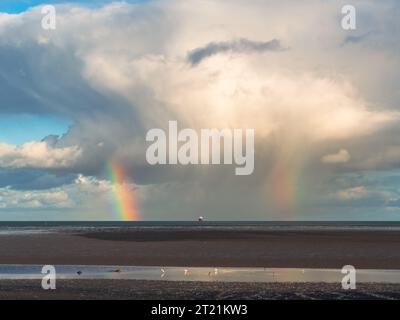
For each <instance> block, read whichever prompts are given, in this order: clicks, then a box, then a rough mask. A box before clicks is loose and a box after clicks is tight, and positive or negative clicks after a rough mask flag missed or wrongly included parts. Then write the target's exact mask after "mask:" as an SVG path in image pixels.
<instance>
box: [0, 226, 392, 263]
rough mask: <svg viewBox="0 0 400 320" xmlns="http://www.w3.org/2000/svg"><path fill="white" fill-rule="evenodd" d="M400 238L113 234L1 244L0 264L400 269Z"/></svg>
mask: <svg viewBox="0 0 400 320" xmlns="http://www.w3.org/2000/svg"><path fill="white" fill-rule="evenodd" d="M399 248H400V232H398V231H382V230H381V231H370V230H346V231H340V230H338V231H337V230H327V231H321V230H305V231H291V230H257V231H254V230H253V231H248V230H239V231H238V230H226V229H221V230H215V228H213V229H207V228H204V229H198V228H197V229H196V228H193V229H190V230H186V229H179V230H176V229H173V228H169V229H140V228H132V229H127V228H109V229H107V228H106V229H104V228H103V229H94V230H93V231H90V232H88V231H85V232H78V231H76V230H75V231H71V230H70V231H58V232H55V233H43V234H40V233H39V234H28V235H27V234H20V235H1V236H0V263H1V264H55V265H56V264H74V265H137V266H140V265H141V266H192V267H194V266H199V267H202V266H203V267H213V266H216V267H224V266H226V267H229V266H231V267H276V268H280V267H282V268H284V267H293V268H302V267H303V268H341V267H342V266H343V265H347V264H351V265H354V266H355V267H356V268H372V269H400V250H399Z"/></svg>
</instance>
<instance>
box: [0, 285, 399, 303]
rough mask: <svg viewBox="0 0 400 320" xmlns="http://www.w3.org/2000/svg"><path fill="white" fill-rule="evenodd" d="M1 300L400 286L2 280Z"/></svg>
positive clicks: (362, 295)
mask: <svg viewBox="0 0 400 320" xmlns="http://www.w3.org/2000/svg"><path fill="white" fill-rule="evenodd" d="M0 287H1V290H0V300H7V299H8V300H14V299H27V300H48V299H54V300H63V299H72V300H74V299H76V300H78V299H79V300H103V299H111V300H128V299H131V300H226V299H229V300H239V299H243V300H265V299H268V300H282V299H285V300H311V299H319V300H337V299H340V300H347V299H352V300H353V299H363V300H365V299H373V300H376V299H378V300H381V299H383V300H389V299H400V284H370V283H366V284H359V285H358V286H357V289H356V290H343V289H341V287H340V284H326V283H302V284H299V283H206V282H190V283H188V282H166V281H137V280H58V281H57V288H56V290H46V291H45V290H43V289H42V288H41V284H40V281H38V280H36V281H35V280H2V281H0Z"/></svg>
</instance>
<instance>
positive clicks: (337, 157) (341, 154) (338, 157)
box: [321, 149, 350, 163]
mask: <svg viewBox="0 0 400 320" xmlns="http://www.w3.org/2000/svg"><path fill="white" fill-rule="evenodd" d="M349 160H350V153H349V152H348V151H347V150H346V149H340V150H339V151H338V152H337V153H333V154H327V155H325V156H323V157H322V158H321V161H322V162H323V163H346V162H348V161H349Z"/></svg>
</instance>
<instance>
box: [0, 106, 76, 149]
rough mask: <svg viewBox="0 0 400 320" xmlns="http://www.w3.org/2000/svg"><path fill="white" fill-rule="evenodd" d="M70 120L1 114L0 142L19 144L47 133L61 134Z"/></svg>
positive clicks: (43, 136) (38, 139) (39, 138)
mask: <svg viewBox="0 0 400 320" xmlns="http://www.w3.org/2000/svg"><path fill="white" fill-rule="evenodd" d="M71 125H72V122H71V121H69V120H67V119H64V118H59V117H54V116H49V115H30V114H22V115H21V114H3V115H1V117H0V128H1V130H0V143H8V144H13V145H21V144H23V143H25V142H28V141H33V140H36V141H40V140H42V139H43V138H45V137H46V136H48V135H51V134H53V135H62V134H64V133H66V132H67V131H68V128H69V127H70V126H71Z"/></svg>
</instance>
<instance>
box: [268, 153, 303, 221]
mask: <svg viewBox="0 0 400 320" xmlns="http://www.w3.org/2000/svg"><path fill="white" fill-rule="evenodd" d="M271 178H272V181H271V183H272V195H273V199H274V204H275V210H277V212H278V213H279V214H280V217H281V218H282V219H283V220H296V219H299V218H300V212H299V210H298V207H299V206H301V203H302V198H303V190H302V188H301V185H300V178H301V169H300V167H299V166H296V165H293V164H292V163H290V162H288V161H281V162H279V163H278V164H277V165H276V166H275V167H274V169H273V171H272V177H271Z"/></svg>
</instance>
